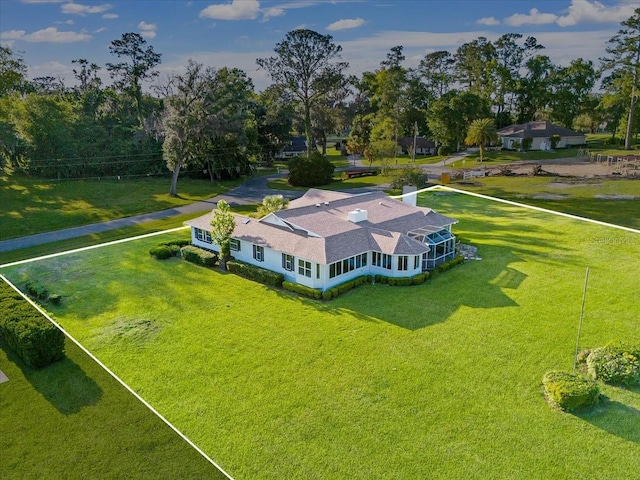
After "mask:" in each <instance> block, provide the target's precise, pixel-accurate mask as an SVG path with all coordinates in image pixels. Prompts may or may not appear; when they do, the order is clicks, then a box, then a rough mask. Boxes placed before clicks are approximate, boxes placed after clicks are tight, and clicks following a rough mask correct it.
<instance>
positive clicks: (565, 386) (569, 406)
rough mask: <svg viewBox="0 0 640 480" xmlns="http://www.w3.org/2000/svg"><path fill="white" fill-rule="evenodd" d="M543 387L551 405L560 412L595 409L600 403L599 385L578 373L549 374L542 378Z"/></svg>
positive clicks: (558, 372) (557, 372)
mask: <svg viewBox="0 0 640 480" xmlns="http://www.w3.org/2000/svg"><path fill="white" fill-rule="evenodd" d="M542 385H543V387H544V396H545V398H546V399H547V401H548V402H549V404H550V405H552V406H554V407H557V408H559V409H560V410H565V411H571V410H576V409H579V408H587V407H593V406H595V405H597V404H598V402H599V401H600V389H599V388H598V384H597V383H596V382H594V381H593V380H589V379H587V378H584V377H583V376H582V375H579V374H576V373H571V372H563V371H559V370H554V371H550V372H547V373H545V375H544V377H543V378H542Z"/></svg>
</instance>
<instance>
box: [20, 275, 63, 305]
mask: <svg viewBox="0 0 640 480" xmlns="http://www.w3.org/2000/svg"><path fill="white" fill-rule="evenodd" d="M24 288H25V290H26V292H27V295H29V296H30V297H31V298H35V299H36V300H42V301H45V302H49V303H51V304H53V305H59V304H60V301H61V300H62V297H61V296H60V295H58V294H57V293H49V290H48V289H47V287H45V286H44V285H43V284H42V283H40V282H39V281H38V280H28V281H27V283H25V285H24Z"/></svg>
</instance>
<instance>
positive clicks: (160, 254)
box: [149, 245, 180, 260]
mask: <svg viewBox="0 0 640 480" xmlns="http://www.w3.org/2000/svg"><path fill="white" fill-rule="evenodd" d="M178 251H180V248H179V247H178ZM149 255H151V256H153V257H155V258H157V259H158V260H166V259H167V258H169V257H173V255H174V254H173V252H172V251H171V248H169V247H168V246H166V245H156V246H155V247H153V248H151V250H149Z"/></svg>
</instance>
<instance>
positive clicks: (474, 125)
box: [465, 118, 498, 162]
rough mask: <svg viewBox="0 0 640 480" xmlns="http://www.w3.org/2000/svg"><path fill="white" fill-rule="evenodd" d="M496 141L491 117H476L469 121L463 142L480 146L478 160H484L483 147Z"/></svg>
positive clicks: (495, 132) (496, 137)
mask: <svg viewBox="0 0 640 480" xmlns="http://www.w3.org/2000/svg"><path fill="white" fill-rule="evenodd" d="M497 141H498V134H497V130H496V124H495V123H494V121H493V118H478V119H476V120H474V121H473V122H471V125H470V126H469V131H468V132H467V138H466V139H465V143H466V144H467V145H478V147H480V162H482V161H483V160H484V149H485V147H488V146H489V145H491V144H492V143H494V142H497Z"/></svg>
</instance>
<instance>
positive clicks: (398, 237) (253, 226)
mask: <svg viewBox="0 0 640 480" xmlns="http://www.w3.org/2000/svg"><path fill="white" fill-rule="evenodd" d="M357 209H360V211H361V212H360V213H361V215H364V213H362V211H366V220H362V221H360V222H357V223H354V222H353V221H350V220H349V212H353V211H355V210H357ZM212 218H213V212H212V213H209V214H207V215H204V216H202V217H199V218H196V219H194V220H190V221H188V222H185V223H186V224H187V225H191V226H194V227H197V228H200V229H203V230H210V229H211V225H210V223H211V219H212ZM454 223H456V220H454V219H452V218H449V217H446V216H444V215H440V214H438V213H436V212H434V211H433V210H431V209H428V208H420V207H414V206H412V205H409V204H407V203H404V202H401V201H398V200H395V199H392V198H389V197H387V196H386V195H385V194H384V193H383V192H375V193H367V194H361V195H353V194H345V193H342V192H329V191H324V190H316V189H310V190H309V191H308V192H307V193H306V194H305V195H303V196H302V197H301V198H299V199H297V200H294V201H292V202H290V203H289V206H288V208H287V209H286V210H281V211H279V212H275V213H272V214H269V215H267V216H266V217H264V218H262V219H260V220H256V219H253V218H247V217H243V216H239V215H237V216H236V228H235V230H234V232H233V238H236V239H238V240H242V241H246V242H250V243H254V244H257V245H262V246H265V247H268V248H271V249H273V250H277V251H280V252H284V253H288V254H290V255H294V256H296V257H301V258H305V259H308V260H311V261H313V262H317V263H320V264H330V263H333V262H336V261H338V260H342V259H344V258H349V257H352V256H354V255H358V254H360V253H364V252H368V251H371V250H374V251H378V252H381V253H386V254H389V255H420V254H422V253H425V252H428V251H429V246H428V245H426V244H425V243H422V242H419V241H418V240H415V239H413V238H410V237H409V236H407V233H408V232H409V231H411V230H415V229H418V228H423V227H432V228H433V227H436V228H444V227H446V226H448V225H452V224H454Z"/></svg>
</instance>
